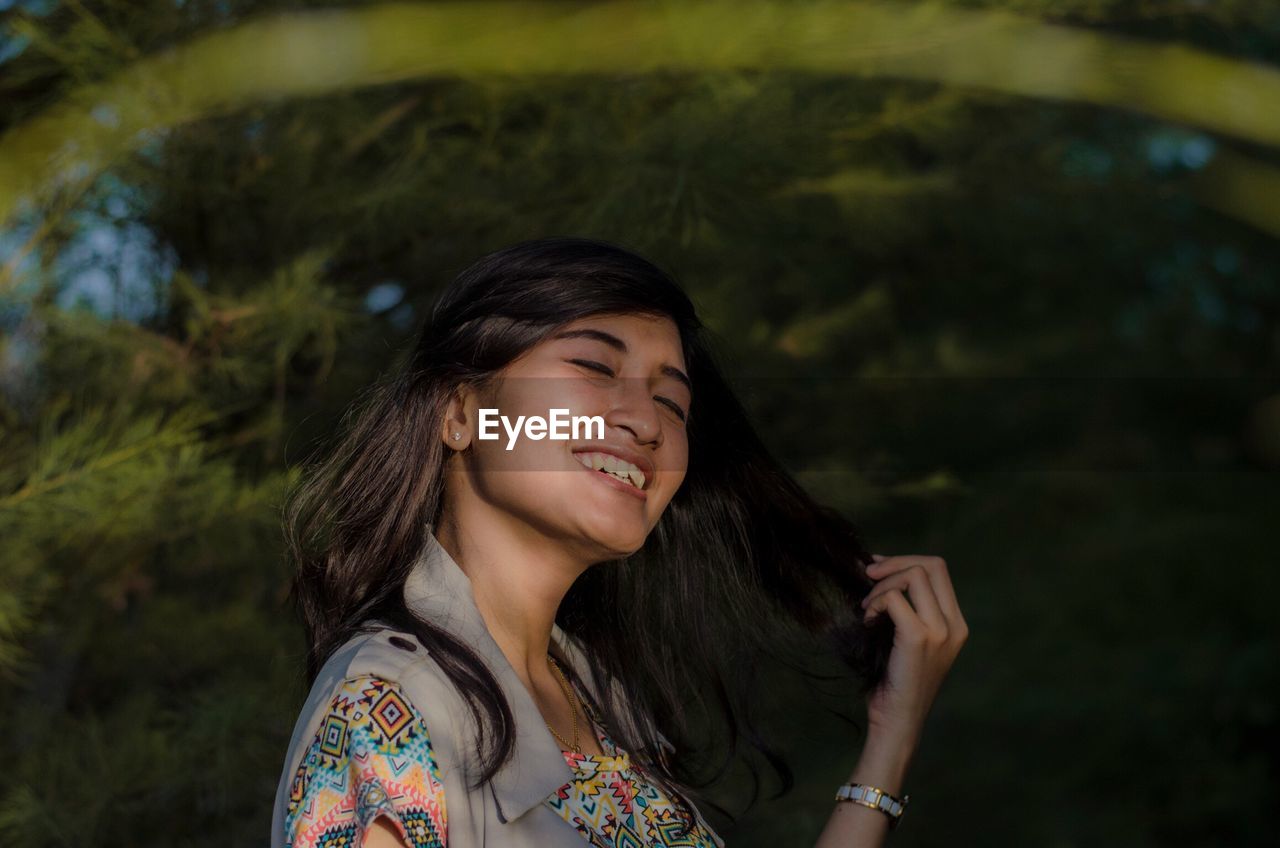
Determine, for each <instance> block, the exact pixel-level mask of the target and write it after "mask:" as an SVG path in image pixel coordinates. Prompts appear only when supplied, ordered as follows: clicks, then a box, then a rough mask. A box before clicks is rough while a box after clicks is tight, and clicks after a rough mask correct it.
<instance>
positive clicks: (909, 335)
mask: <svg viewBox="0 0 1280 848" xmlns="http://www.w3.org/2000/svg"><path fill="white" fill-rule="evenodd" d="M323 5H332V4H308V3H278V4H272V3H253V4H250V3H242V2H225V0H223V2H204V0H187V2H184V3H174V2H168V1H167V0H166V2H159V0H146V2H141V3H139V2H129V3H124V2H120V0H115V1H114V2H90V0H75V2H55V0H47V2H33V1H32V0H27V2H14V3H10V4H7V5H4V8H3V11H0V15H2V16H3V18H2V20H3V22H4V25H5V27H6V28H7V31H8V33H9V37H8V38H7V39H6V40H4V41H3V42H0V93H2V94H3V99H2V100H0V126H5V127H12V126H16V125H17V124H18V123H20V122H21V121H23V120H25V119H26V118H29V117H30V116H32V115H34V114H36V113H37V112H38V110H39V109H41V108H42V107H44V106H47V105H48V104H50V103H52V102H54V101H55V100H56V99H57V98H58V97H60V96H61V95H63V94H65V93H66V92H67V91H68V90H70V89H71V88H72V87H74V86H76V85H78V84H82V83H85V82H92V81H96V80H101V79H104V78H106V77H108V76H109V75H110V74H112V73H114V72H116V71H118V70H119V69H120V68H122V67H125V66H126V65H127V64H128V63H129V62H131V61H133V60H134V59H136V58H137V57H139V56H144V55H151V54H153V53H154V52H156V51H158V50H161V49H163V48H165V47H168V46H171V45H173V44H176V43H178V42H181V41H183V40H185V39H187V38H189V37H192V36H194V35H198V34H201V33H206V32H210V31H214V30H217V29H219V28H223V27H228V26H230V25H233V24H235V23H238V22H241V21H243V20H245V19H246V18H247V17H248V16H250V15H252V14H256V13H259V12H263V11H268V10H271V9H298V8H305V7H309V6H323ZM954 5H955V6H957V7H970V8H973V7H978V6H983V7H988V8H993V9H1007V10H1011V11H1019V12H1024V13H1025V12H1030V13H1034V14H1039V15H1043V16H1045V17H1046V19H1049V20H1054V21H1057V22H1059V23H1066V24H1072V25H1079V26H1081V27H1088V28H1090V29H1095V30H1099V31H1113V32H1121V33H1125V34H1129V35H1134V36H1138V37H1142V38H1146V39H1149V40H1151V41H1152V42H1153V43H1159V42H1161V41H1166V40H1167V41H1178V42H1184V43H1193V44H1198V45H1200V46H1203V47H1207V48H1211V49H1214V50H1217V51H1220V52H1222V53H1225V54H1230V55H1233V56H1236V57H1238V58H1243V59H1250V60H1260V61H1272V62H1274V61H1275V59H1276V57H1277V56H1278V55H1280V52H1278V49H1280V17H1278V16H1277V13H1276V11H1275V10H1273V9H1268V8H1267V4H1255V3H1245V2H1235V3H1219V4H1194V3H1186V2H1180V0H1168V2H1151V3H1144V4H1140V5H1138V6H1135V5H1134V4H1132V3H1122V2H1118V0H1079V2H1071V3H1057V2H1055V3H1052V4H1051V3H1048V2H1046V0H1035V2H1032V0H1021V2H1019V1H1018V0H1010V2H997V0H992V2H986V3H981V4H977V3H955V4H954ZM1230 146H1235V147H1238V148H1240V149H1241V150H1242V151H1243V152H1245V153H1248V154H1249V155H1251V156H1253V157H1256V158H1257V160H1258V161H1261V162H1268V161H1269V162H1275V160H1276V156H1275V151H1274V150H1270V149H1267V148H1265V147H1263V146H1261V145H1245V144H1244V143H1243V142H1232V141H1230V140H1228V139H1225V138H1221V137H1217V136H1214V135H1211V134H1209V133H1207V132H1203V131H1197V130H1193V129H1189V128H1186V127H1178V126H1174V125H1170V124H1165V123H1162V122H1160V121H1157V120H1155V119H1152V118H1150V117H1142V116H1139V115H1135V114H1128V113H1119V112H1113V111H1108V110H1105V109H1102V108H1099V107H1096V106H1088V105H1071V104H1063V103H1047V102H1038V101H1033V100H1028V99H1023V98H1015V97H1011V96H1008V95H1005V94H997V93H991V92H978V91H974V90H971V89H965V88H961V87H955V86H949V85H945V84H938V83H931V82H927V81H919V80H916V81H911V80H890V79H849V78H843V77H836V76H828V75H821V74H808V73H797V72H783V71H760V72H727V71H726V72H717V73H704V74H672V73H656V74H645V75H640V74H633V75H621V74H620V75H614V76H599V75H594V76H593V75H577V76H556V77H548V76H536V77H530V78H522V77H518V76H513V77H509V78H501V79H498V78H476V79H470V78H452V79H446V78H428V79H421V80H414V81H408V82H396V83H389V84H385V85H381V86H376V87H366V88H360V89H355V90H349V91H338V92H333V93H328V94H324V95H322V96H316V97H311V98H305V99H296V100H289V101H283V102H272V103H266V104H259V105H256V106H252V107H249V108H245V109H242V110H236V111H232V112H229V113H226V114H218V115H212V116H207V117H205V118H202V119H200V120H198V121H195V122H192V123H186V124H182V125H179V126H175V127H172V128H170V129H167V130H165V131H163V132H158V133H155V134H154V135H152V136H149V137H148V138H147V140H146V142H145V143H144V144H142V145H140V146H139V147H138V148H137V150H136V151H135V152H133V153H132V154H130V155H129V156H128V157H127V158H125V159H124V160H123V161H120V162H118V163H116V164H115V165H113V166H112V167H111V168H110V169H109V170H108V171H107V172H105V173H103V174H100V175H89V176H86V177H85V178H84V179H81V180H79V181H78V182H77V181H74V180H73V181H72V182H70V183H69V184H68V186H67V188H66V189H65V190H64V191H61V192H58V193H56V194H55V195H54V196H51V197H49V198H47V199H45V200H43V201H42V203H41V204H39V205H38V206H30V207H28V208H25V209H23V210H20V212H19V214H17V215H15V216H14V217H12V218H11V219H10V220H9V221H7V222H6V223H5V228H4V229H2V230H0V263H3V265H4V274H5V277H4V282H3V283H0V332H3V336H0V387H3V394H2V395H0V539H3V540H4V544H3V546H2V547H0V550H2V551H3V553H2V554H0V585H3V591H2V592H0V669H3V671H4V673H5V675H6V677H7V680H6V685H5V688H4V689H3V691H2V692H0V706H2V707H3V709H4V714H5V715H6V716H9V717H10V723H11V727H13V728H15V729H19V728H20V731H19V732H14V733H10V734H9V735H8V737H7V742H5V743H3V745H2V746H0V753H2V754H3V755H4V757H5V759H6V763H7V766H6V768H5V770H4V777H3V778H2V779H0V835H2V838H3V841H4V842H5V843H12V844H26V843H40V844H52V845H76V846H89V845H101V846H112V845H128V846H142V845H151V844H156V845H160V844H163V845H172V844H175V843H176V844H182V845H190V846H200V845H214V844H217V845H223V844H227V843H235V844H240V843H243V842H246V841H258V842H261V841H262V839H263V838H264V834H265V832H266V828H267V823H268V815H269V812H270V803H271V799H272V796H273V793H274V789H275V784H276V780H277V778H278V777H279V769H280V766H281V762H280V758H281V757H282V755H283V752H284V750H285V745H286V742H287V739H288V734H289V731H290V729H291V726H292V722H293V719H294V717H295V713H296V710H297V708H298V706H299V704H300V702H301V696H302V694H303V686H302V680H301V677H302V659H301V657H302V643H301V633H300V628H299V627H298V625H297V624H296V623H295V622H294V621H293V620H292V618H291V616H290V615H288V614H287V610H286V609H285V607H284V595H283V591H284V587H285V581H286V579H287V575H286V573H285V569H284V565H283V562H282V560H281V552H280V538H279V512H278V509H279V504H280V501H281V498H282V496H283V492H284V490H285V488H286V487H287V486H288V484H289V482H290V481H291V480H292V479H293V474H294V471H293V468H294V467H295V466H296V464H297V462H299V461H300V460H302V459H304V458H305V456H306V455H307V453H308V452H309V451H310V450H311V448H312V447H313V446H315V445H317V444H319V443H321V441H322V440H323V439H324V438H325V436H326V435H328V434H329V433H330V432H331V430H332V429H333V427H334V425H335V424H336V422H337V420H338V418H339V416H340V414H341V411H342V410H343V409H344V408H345V407H346V406H347V404H348V403H349V402H350V401H351V399H352V398H353V397H355V396H356V394H357V393H358V391H359V390H360V388H361V387H363V386H365V385H367V384H368V383H369V382H370V381H371V380H372V379H373V378H374V377H375V376H377V374H379V373H380V372H382V371H383V370H384V369H386V368H387V367H389V366H390V365H391V364H392V361H393V358H394V357H395V356H396V354H397V352H398V351H399V350H401V348H402V345H403V343H404V342H405V341H406V339H407V336H408V335H409V334H410V333H411V332H412V330H413V329H414V327H415V325H416V323H417V322H418V321H419V320H421V318H422V317H423V315H424V313H425V310H426V309H427V308H429V306H430V304H431V302H432V299H433V297H434V295H435V293H436V292H438V291H439V289H440V287H441V286H443V285H444V284H445V283H446V282H447V280H448V279H449V278H450V277H451V276H452V275H453V274H454V273H455V272H456V271H457V270H459V269H460V268H461V267H462V266H464V265H465V264H467V263H468V262H469V261H471V260H472V259H473V258H475V257H476V256H478V255H480V254H481V253H484V252H487V251H488V250H491V249H495V248H497V247H500V246H502V245H505V244H508V243H510V242H513V241H516V240H520V239H524V238H529V237H536V236H540V235H548V234H555V233H580V234H588V235H594V236H599V237H604V238H610V239H615V240H618V241H621V242H623V243H626V244H628V245H630V246H633V247H635V248H637V249H639V250H640V251H642V252H644V253H646V254H648V255H650V256H652V257H653V258H655V259H657V260H658V261H660V262H662V263H663V264H665V265H667V266H668V267H671V268H672V269H673V270H675V271H676V272H677V274H678V276H679V277H680V278H681V279H682V280H683V281H684V282H685V284H686V285H687V287H688V288H689V289H690V291H691V292H692V293H693V295H694V296H695V299H696V300H697V302H698V304H699V306H700V309H701V310H702V312H703V314H704V317H705V319H706V320H707V321H708V323H709V324H710V325H711V326H712V327H713V328H714V329H715V330H716V331H718V332H719V333H720V334H721V335H722V336H723V337H724V338H725V340H726V341H727V342H728V344H729V347H730V350H731V353H732V356H733V362H732V363H731V365H732V367H733V370H734V373H735V375H736V377H737V379H738V382H739V383H740V387H741V389H742V391H743V393H744V395H745V397H746V398H747V399H748V401H749V403H750V406H751V408H752V410H753V412H754V414H755V415H756V416H757V419H758V421H759V423H760V426H761V430H762V432H763V433H764V435H765V437H766V439H767V440H768V441H769V443H770V444H771V445H773V446H774V447H775V448H776V449H777V450H778V452H779V454H780V455H781V456H782V457H783V458H784V459H785V460H786V461H787V462H788V464H789V465H790V466H791V467H792V468H794V469H795V470H796V471H797V473H798V474H800V475H801V477H802V479H803V480H804V481H805V482H806V484H807V485H809V486H811V488H812V489H813V490H814V491H815V492H816V493H818V494H820V495H821V496H822V497H824V498H825V499H826V500H828V501H830V502H832V503H834V504H837V505H839V506H840V507H841V508H844V509H846V510H848V511H850V512H851V513H853V514H854V515H855V517H856V518H858V519H860V520H861V522H862V523H863V525H864V526H865V527H866V528H867V530H868V534H869V537H870V538H871V539H872V541H873V546H874V547H875V548H876V549H877V550H879V551H881V552H886V553H890V552H929V553H940V554H942V555H944V556H945V557H946V558H947V560H948V562H949V563H950V564H951V566H952V569H953V573H954V575H955V578H956V582H957V586H958V590H959V592H960V595H961V601H962V603H963V604H964V605H965V608H966V611H967V613H968V616H969V619H970V622H971V625H972V628H973V632H974V638H973V639H972V640H971V642H970V645H969V647H967V648H966V653H965V655H964V657H963V658H962V660H961V663H960V664H959V665H958V666H957V668H956V670H955V672H954V675H953V678H954V679H953V682H952V683H949V684H948V687H947V689H946V690H945V692H944V695H943V697H942V699H941V700H940V701H939V705H938V708H937V711H936V715H935V716H934V718H933V719H932V720H931V725H930V731H929V734H928V735H927V736H926V739H925V744H924V746H923V749H922V751H921V754H920V758H919V761H918V763H917V765H916V767H915V769H914V770H913V773H912V776H911V787H910V791H911V793H912V795H913V798H915V799H917V800H916V801H915V803H914V804H913V808H912V811H911V814H910V815H909V816H908V821H907V822H904V826H903V828H902V830H901V831H899V832H898V833H896V834H895V840H896V841H900V842H903V844H921V845H923V844H937V843H940V842H942V841H944V840H946V841H949V842H960V843H962V844H964V843H975V844H976V843H979V842H981V843H982V844H997V843H1007V844H1018V845H1022V844H1052V845H1075V844H1090V843H1101V844H1125V845H1130V846H1157V845H1159V846H1166V845H1211V844H1212V845H1217V844H1224V843H1226V844H1233V845H1259V844H1263V841H1264V839H1267V838H1268V837H1269V836H1270V834H1271V832H1272V826H1273V825H1274V821H1268V820H1267V819H1268V818H1269V817H1273V816H1274V812H1273V811H1272V808H1271V805H1270V804H1269V803H1268V799H1270V798H1272V797H1274V795H1275V793H1276V790H1277V785H1278V783H1280V776H1277V774H1276V763H1277V762H1280V742H1278V739H1277V716H1276V711H1275V705H1274V701H1273V700H1272V699H1271V698H1270V697H1269V695H1268V693H1269V692H1270V691H1272V690H1273V689H1274V688H1275V684H1276V680H1275V678H1276V676H1277V671H1276V669H1277V668H1278V667H1280V666H1278V665H1277V663H1276V662H1275V659H1276V655H1277V641H1278V640H1277V628H1276V626H1275V624H1274V615H1273V613H1272V606H1273V603H1274V597H1275V589H1276V588H1277V586H1276V582H1277V578H1276V577H1275V572H1274V570H1273V568H1272V567H1271V564H1270V561H1271V560H1273V559H1274V554H1271V555H1267V554H1265V553H1264V545H1265V544H1266V542H1267V541H1269V538H1268V532H1267V531H1268V530H1269V529H1270V524H1271V523H1274V515H1275V511H1276V506H1277V491H1276V478H1275V473H1274V472H1275V470H1276V468H1277V459H1276V450H1275V447H1274V445H1275V443H1276V438H1277V437H1276V435H1275V434H1276V433H1277V432H1280V424H1278V423H1277V414H1276V412H1275V410H1276V404H1277V402H1280V401H1277V397H1280V387H1278V386H1277V385H1276V383H1275V380H1274V374H1275V373H1276V372H1275V369H1276V365H1277V359H1278V358H1280V332H1278V331H1277V327H1280V321H1277V318H1278V317H1280V316H1278V312H1280V287H1278V286H1277V274H1278V272H1277V270H1276V269H1277V268H1280V261H1278V260H1280V247H1278V246H1277V242H1276V240H1275V239H1274V237H1271V236H1268V235H1267V234H1265V233H1264V232H1261V231H1258V230H1254V229H1251V228H1249V227H1248V226H1247V225H1244V224H1242V223H1240V222H1238V221H1235V220H1232V219H1228V218H1225V217H1222V216H1220V215H1218V214H1216V213H1215V212H1213V211H1211V210H1208V209H1206V208H1204V207H1203V206H1200V205H1198V204H1197V202H1196V195H1195V193H1194V192H1193V183H1194V180H1195V178H1196V177H1197V175H1199V174H1201V173H1202V172H1203V171H1204V169H1206V168H1207V167H1209V166H1210V165H1211V164H1212V163H1213V162H1214V161H1215V157H1216V156H1218V155H1219V153H1220V151H1221V150H1223V149H1224V148H1228V147H1230ZM776 673H777V674H778V675H779V678H780V680H783V681H786V683H785V684H784V685H780V686H778V687H776V688H775V691H776V692H777V693H779V694H778V695H777V697H776V699H775V700H776V702H775V703H773V708H774V712H775V714H776V722H777V726H778V727H777V729H778V731H779V732H781V733H783V734H784V736H785V737H786V738H787V740H788V744H789V745H790V746H791V748H792V750H793V751H794V752H795V754H796V757H797V760H796V763H797V772H798V775H799V777H800V785H799V787H798V790H797V791H796V792H795V793H793V794H791V795H789V796H787V797H785V798H783V799H781V800H776V801H769V802H767V803H763V804H761V805H759V806H758V807H756V808H755V809H754V810H753V811H752V812H751V813H750V814H748V815H747V816H746V817H745V818H744V819H743V820H742V821H741V822H740V824H739V825H738V826H737V827H735V828H732V829H730V827H729V826H728V824H727V823H726V825H725V831H726V833H727V834H728V835H729V838H730V841H731V844H734V845H743V846H748V845H778V844H785V845H793V844H794V845H799V844H805V843H806V842H809V841H811V840H812V836H813V835H815V834H816V833H817V831H818V830H819V829H820V827H821V824H822V821H823V819H824V818H825V816H826V815H827V813H828V811H829V808H830V802H829V798H830V795H831V790H832V789H833V787H834V786H835V785H836V784H837V783H839V782H840V781H841V780H843V779H844V778H845V777H846V776H847V772H848V770H849V768H850V767H851V766H852V764H853V762H854V759H855V757H856V752H857V745H858V742H859V737H858V734H857V731H856V729H855V728H850V727H848V726H846V725H845V724H843V723H841V722H839V721H838V720H836V719H834V718H832V717H831V716H830V715H829V714H828V713H826V712H825V711H824V710H823V706H832V707H848V706H849V704H848V702H847V697H848V691H847V688H844V687H841V686H838V685H833V687H832V691H831V692H830V693H828V695H829V697H824V698H819V699H817V700H816V701H815V700H810V699H807V698H802V697H800V696H799V693H798V691H797V690H796V688H795V685H794V682H793V681H792V680H791V678H789V677H787V676H786V675H787V672H785V671H784V670H778V671H777V672H776ZM744 779H745V778H744V775H743V774H742V773H738V774H735V775H734V776H733V777H732V778H731V779H730V780H728V781H726V783H725V784H724V785H723V786H722V787H721V788H720V792H721V793H722V795H723V798H724V800H726V801H729V802H733V801H735V800H738V799H740V798H741V795H742V792H743V791H744V788H745V787H744V783H743V781H744ZM989 793H990V794H994V795H996V796H998V797H1001V798H1003V799H1004V801H1003V802H1002V803H1001V804H1000V806H999V809H995V808H990V809H989V808H986V807H983V806H982V805H981V804H980V803H978V802H976V801H975V799H976V798H980V797H990V794H989ZM975 813H976V814H975Z"/></svg>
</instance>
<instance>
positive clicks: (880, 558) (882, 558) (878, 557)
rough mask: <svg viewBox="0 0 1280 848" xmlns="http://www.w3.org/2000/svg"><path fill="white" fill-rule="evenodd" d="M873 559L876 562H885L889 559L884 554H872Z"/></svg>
mask: <svg viewBox="0 0 1280 848" xmlns="http://www.w3.org/2000/svg"><path fill="white" fill-rule="evenodd" d="M871 558H872V559H873V560H875V561H876V562H884V561H885V560H886V559H888V557H887V556H885V555H884V554H872V555H871Z"/></svg>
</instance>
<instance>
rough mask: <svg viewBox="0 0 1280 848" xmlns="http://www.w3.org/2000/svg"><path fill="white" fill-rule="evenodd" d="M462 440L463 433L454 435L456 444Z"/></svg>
mask: <svg viewBox="0 0 1280 848" xmlns="http://www.w3.org/2000/svg"><path fill="white" fill-rule="evenodd" d="M461 438H462V434H461V433H454V434H453V440H454V441H455V442H456V441H458V439H461Z"/></svg>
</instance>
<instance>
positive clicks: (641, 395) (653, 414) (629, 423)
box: [605, 379, 663, 447]
mask: <svg viewBox="0 0 1280 848" xmlns="http://www.w3.org/2000/svg"><path fill="white" fill-rule="evenodd" d="M619 382H620V383H621V384H622V386H621V387H620V388H619V389H618V392H617V394H616V395H615V396H614V400H613V405H612V407H611V408H610V409H609V413H608V414H607V415H606V416H605V423H606V424H608V425H609V426H610V427H620V428H622V429H624V430H628V431H630V433H631V435H632V436H633V437H634V438H635V440H636V443H637V444H640V445H645V446H652V447H658V446H660V445H661V444H662V440H663V435H662V419H661V418H660V417H659V416H658V409H657V403H656V402H655V401H654V400H653V399H652V398H650V397H649V387H648V385H646V383H645V381H644V380H637V379H630V380H620V381H619Z"/></svg>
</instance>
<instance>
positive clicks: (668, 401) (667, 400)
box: [655, 397, 684, 421]
mask: <svg viewBox="0 0 1280 848" xmlns="http://www.w3.org/2000/svg"><path fill="white" fill-rule="evenodd" d="M655 400H657V401H659V402H660V403H664V404H666V405H667V406H669V407H671V410H672V412H674V413H675V414H676V415H678V416H680V420H681V421H683V420H684V410H683V409H681V408H680V404H678V403H676V402H675V401H673V400H671V399H670V398H664V397H658V398H655Z"/></svg>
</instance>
